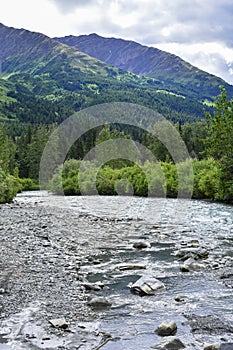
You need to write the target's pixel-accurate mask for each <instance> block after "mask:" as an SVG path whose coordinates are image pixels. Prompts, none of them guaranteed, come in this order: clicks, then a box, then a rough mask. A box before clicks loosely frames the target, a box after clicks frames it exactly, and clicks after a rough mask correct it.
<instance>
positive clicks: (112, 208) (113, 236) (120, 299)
mask: <svg viewBox="0 0 233 350" xmlns="http://www.w3.org/2000/svg"><path fill="white" fill-rule="evenodd" d="M1 213H2V215H1V222H0V223H1V226H0V228H1V231H0V233H1V242H2V249H3V250H4V258H3V257H2V261H1V266H2V271H3V272H4V271H7V269H8V270H9V269H10V268H11V265H12V266H14V268H13V267H12V270H11V273H12V275H11V276H14V274H15V276H16V274H17V278H18V280H17V281H18V282H16V277H14V278H13V277H10V283H9V285H11V288H9V290H7V291H3V290H2V293H0V297H1V299H0V300H1V303H2V305H3V306H2V310H3V311H2V315H1V329H2V331H1V333H2V336H1V337H0V350H5V349H17V350H19V349H81V350H84V349H85V350H87V349H90V350H91V349H99V348H101V349H102V350H122V349H123V350H135V349H140V350H147V349H150V348H151V347H153V346H156V345H157V346H160V347H158V349H159V348H161V349H162V348H163V347H162V346H163V345H158V344H160V343H161V344H162V342H163V341H164V339H165V338H166V337H163V338H161V337H160V336H159V335H157V334H156V333H155V329H156V328H157V327H158V326H159V324H160V323H161V322H163V321H166V320H167V321H174V322H175V323H176V324H177V329H178V330H177V334H176V337H177V338H179V339H180V340H181V341H182V343H183V344H184V345H185V346H186V348H187V349H190V350H191V349H198V350H201V349H204V347H205V346H207V344H219V345H220V344H221V349H225V348H226V346H228V348H229V349H230V347H229V346H231V345H229V344H230V343H231V342H232V339H233V336H232V334H233V333H232V325H233V294H232V287H233V283H232V277H233V271H232V269H233V249H232V247H233V208H232V206H227V205H224V204H219V203H213V202H209V201H198V200H177V199H158V198H137V197H119V196H115V197H100V196H90V197H66V198H64V197H59V196H53V195H49V194H48V193H47V192H43V191H42V192H24V193H22V194H19V195H18V196H17V198H16V199H15V201H14V203H13V204H11V205H6V206H3V205H2V206H1ZM45 231H46V235H48V236H46V237H47V238H46V239H45V237H44V238H43V235H42V232H43V234H45ZM25 232H26V233H25ZM58 232H59V234H58ZM13 233H15V236H14V240H13V241H12V247H11V249H9V237H12V236H10V234H11V235H12V234H13ZM7 235H9V237H8V236H7ZM24 235H26V236H24ZM7 237H8V238H7ZM25 237H26V238H25ZM41 237H42V238H41ZM40 239H43V245H42V246H39V248H38V249H35V244H34V243H35V240H36V242H37V244H38V242H39V240H40ZM22 241H24V245H23V244H22V243H20V242H22ZM40 242H41V241H40ZM67 242H69V244H68V243H67ZM142 242H143V243H144V246H143V247H141V248H142V249H139V248H136V245H135V243H142ZM71 245H72V247H71ZM75 245H76V246H75ZM6 247H8V248H7V249H6ZM23 247H24V248H23ZM32 247H33V248H32ZM21 250H22V252H21ZM72 251H73V253H72ZM182 251H186V252H188V253H190V252H195V251H197V252H198V251H205V252H207V253H205V256H199V257H195V259H194V260H195V261H194V262H193V261H191V263H190V266H188V262H187V261H189V260H188V259H186V258H184V259H182V258H180V257H181V256H182V254H181V255H179V254H180V252H181V253H182ZM55 253H56V254H55ZM38 254H39V256H40V259H39V258H38ZM192 254H194V253H192ZM192 254H191V255H192ZM64 256H65V257H66V261H67V259H68V265H69V264H70V265H69V266H68V267H67V264H65V262H64V261H62V260H61V259H63V258H64ZM192 257H193V256H191V258H192ZM45 258H46V259H47V261H49V263H50V264H52V265H51V266H52V267H51V268H50V270H47V267H46V266H45V265H46V264H45V263H44V265H43V266H44V267H43V269H44V275H46V273H47V274H48V277H47V278H48V279H52V278H53V277H52V273H53V274H54V278H57V281H58V282H57V288H58V289H59V288H61V290H62V288H63V287H64V286H65V287H64V288H65V291H66V293H63V292H61V293H60V294H59V293H57V292H56V285H55V286H53V285H52V283H50V284H48V283H47V282H46V281H45V280H44V279H43V278H45V277H42V274H41V271H42V270H40V269H42V267H40V264H41V260H43V259H45ZM28 259H30V263H28V261H29V260H28ZM56 259H57V260H56ZM59 259H60V260H59ZM75 259H76V260H75ZM26 260H27V264H26V265H27V266H28V265H29V267H30V274H29V272H28V268H26V267H25V266H26V265H25V261H26ZM71 260H72V263H71V262H70V261H71ZM12 261H14V263H12ZM77 262H78V264H79V268H78V272H77V273H76V275H75V273H73V272H72V271H73V270H72V268H73V267H72V266H73V265H74V264H77ZM59 264H61V265H59ZM72 264H73V265H72ZM185 264H186V265H187V266H184V265H185ZM58 265H59V266H61V267H62V268H60V270H59V271H57V269H56V266H58ZM16 266H17V268H16ZM22 266H23V267H22ZM32 267H33V268H32ZM4 269H5V270H4ZM20 269H21V270H24V269H25V274H24V281H23V282H22V281H21V279H22V277H21V275H20V274H19V273H18V271H19V270H20ZM67 270H70V271H71V272H72V273H73V274H72V273H71V272H70V271H68V272H67ZM76 270H77V269H76ZM32 271H37V275H36V274H35V273H34V275H33V273H32ZM54 271H55V272H54ZM61 271H65V272H64V274H63V275H62V274H61ZM3 272H2V275H4V273H3ZM65 273H66V275H65ZM68 273H69V279H67V277H64V276H68V275H67V274H68ZM5 275H6V274H5ZM5 275H4V276H5ZM25 275H27V279H26V277H25ZM29 275H30V276H32V275H33V276H34V277H30V278H29ZM36 276H38V280H37V283H38V281H39V279H40V280H43V288H41V293H40V288H39V287H38V285H36ZM80 276H81V277H82V278H83V279H85V282H88V283H90V285H91V286H96V285H98V283H99V285H101V288H99V290H90V291H89V290H84V288H83V279H82V278H80ZM142 276H143V277H144V278H145V279H146V278H147V277H148V278H149V276H150V277H151V276H153V278H156V279H158V280H159V281H160V282H162V283H163V284H164V286H165V288H164V289H163V290H161V291H158V292H156V293H154V295H150V296H149V295H145V296H140V295H137V294H133V293H131V291H132V289H131V290H130V285H132V284H133V283H135V282H136V281H137V280H139V278H140V277H142ZM74 279H75V281H74ZM61 280H62V286H63V287H61V282H60V281H61ZM0 281H1V280H0ZM64 281H65V282H64ZM100 282H101V283H100ZM30 283H31V286H34V287H33V288H32V287H30ZM59 283H60V284H59ZM84 285H85V283H84ZM22 286H24V288H22ZM25 286H26V287H25ZM35 286H36V287H35ZM2 288H3V287H2ZM27 288H28V289H27ZM75 288H76V290H80V293H82V297H80V300H79V301H80V305H82V304H85V308H84V309H83V310H82V312H81V315H82V317H81V316H80V317H79V316H78V313H75V312H74V310H73V309H72V305H73V307H74V305H76V304H75V302H76V301H74V290H75ZM78 288H79V289H78ZM37 289H38V290H37ZM97 289H98V288H97ZM36 290H37V292H36ZM42 290H43V293H42ZM48 290H50V293H49V292H48ZM51 291H52V292H51ZM17 293H18V294H17ZM19 293H22V294H23V298H24V302H22V300H21V299H19ZM55 293H56V299H57V301H55V300H54V299H55V298H54V294H55ZM42 294H43V295H42ZM51 294H52V295H53V297H51ZM94 297H97V298H104V299H105V300H107V301H108V302H109V303H111V307H108V308H106V309H101V310H95V309H94V310H93V309H91V308H90V306H88V305H89V302H90V300H92V299H93V298H94ZM66 299H67V300H66ZM58 300H59V307H58ZM16 303H17V306H16ZM81 303H82V304H81ZM47 304H48V305H47ZM49 305H50V306H49ZM51 305H52V306H53V308H54V310H51ZM61 305H62V308H61ZM67 305H68V306H67ZM77 305H79V304H77ZM77 305H76V306H75V307H80V308H81V307H82V306H77ZM4 309H6V311H4ZM42 309H43V311H39V310H42ZM89 309H90V310H89ZM80 310H81V309H80ZM76 311H77V310H76ZM36 315H37V316H36ZM45 315H47V319H48V318H53V316H54V317H55V316H56V317H58V316H59V315H62V316H65V317H66V319H67V320H68V321H69V322H70V331H71V332H68V333H64V334H63V333H62V332H61V333H59V332H58V333H59V334H57V333H56V332H53V330H51V329H50V328H49V326H48V324H46V320H45V318H46V317H45ZM69 317H70V319H69ZM42 319H43V321H42ZM82 322H83V324H81V323H82ZM17 323H19V324H20V327H18V331H17V332H16V328H17V327H16V324H17ZM47 323H48V322H47ZM85 327H86V333H85V334H84V333H83V329H84V328H85ZM79 331H80V334H81V335H82V337H81V336H79V335H78V333H79ZM30 332H31V333H32V332H33V336H32V335H31V333H30ZM26 334H27V336H26ZM41 334H43V336H42V335H41ZM46 334H49V336H47V337H46V336H45V335H46ZM106 334H109V336H106ZM25 337H26V338H27V339H26V340H25ZM61 337H62V338H61ZM1 339H2V340H1ZM61 339H62V341H63V342H61ZM42 340H43V341H42ZM1 343H2V344H1ZM227 344H228V345H227ZM224 346H225V348H224ZM164 348H165V347H164ZM228 348H227V349H228ZM231 349H233V347H231Z"/></svg>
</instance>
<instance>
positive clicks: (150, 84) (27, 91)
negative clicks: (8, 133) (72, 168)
mask: <svg viewBox="0 0 233 350" xmlns="http://www.w3.org/2000/svg"><path fill="white" fill-rule="evenodd" d="M0 62H1V78H2V79H1V80H0V118H1V119H3V120H20V121H24V122H25V121H27V122H33V123H47V124H49V123H52V122H61V121H62V120H64V119H65V118H67V116H69V115H70V114H71V113H73V112H74V111H78V110H80V109H82V108H85V107H88V106H91V105H95V104H98V103H103V102H116V101H125V102H133V103H138V104H141V105H144V106H147V107H150V108H153V109H155V110H157V111H158V112H160V113H162V114H164V115H165V117H167V118H168V119H172V120H173V121H179V122H185V121H195V120H197V119H199V118H202V117H203V116H204V114H203V104H202V103H200V102H199V101H198V100H197V97H196V95H195V94H192V93H191V94H190V95H188V94H187V93H186V98H184V96H179V95H184V94H185V91H184V90H183V88H182V86H178V85H177V89H176V90H175V89H174V86H175V85H174V84H173V83H171V84H170V83H169V82H167V83H164V82H162V81H159V80H157V79H152V78H148V77H140V76H138V75H135V74H133V73H129V72H127V71H125V70H122V69H118V68H115V67H112V66H109V65H108V64H106V63H104V62H102V61H100V60H98V59H95V58H93V57H90V56H89V55H87V54H85V53H83V52H81V51H79V50H78V49H77V48H74V47H70V46H68V45H65V44H63V43H59V42H57V41H55V40H53V39H51V38H49V37H47V36H45V35H43V34H40V33H34V32H30V31H28V30H24V29H14V28H9V27H6V26H4V25H2V24H1V25H0ZM186 90H187V89H186ZM161 91H162V92H164V91H165V92H169V91H173V92H174V93H172V94H171V93H161ZM206 108H208V107H206Z"/></svg>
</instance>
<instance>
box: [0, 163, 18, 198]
mask: <svg viewBox="0 0 233 350" xmlns="http://www.w3.org/2000/svg"><path fill="white" fill-rule="evenodd" d="M20 189H21V187H20V181H19V178H17V177H16V176H12V175H9V174H8V173H6V172H5V171H4V170H3V169H2V168H1V167H0V203H9V202H11V201H12V200H13V199H14V197H15V196H16V194H17V193H18V192H19V191H20Z"/></svg>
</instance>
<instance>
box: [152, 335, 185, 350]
mask: <svg viewBox="0 0 233 350" xmlns="http://www.w3.org/2000/svg"><path fill="white" fill-rule="evenodd" d="M151 348H152V349H158V350H179V349H184V348H185V345H184V344H183V343H182V341H181V340H180V339H179V338H176V337H168V338H166V340H164V341H162V342H160V343H158V344H156V345H154V346H152V347H151Z"/></svg>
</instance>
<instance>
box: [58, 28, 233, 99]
mask: <svg viewBox="0 0 233 350" xmlns="http://www.w3.org/2000/svg"><path fill="white" fill-rule="evenodd" d="M55 39H56V40H57V41H59V42H61V43H64V44H67V45H70V46H72V47H76V48H77V49H79V50H81V51H83V52H85V53H87V54H88V55H90V56H92V57H95V58H97V59H99V60H101V61H103V62H105V63H107V64H109V65H111V66H114V67H117V68H121V69H124V70H126V71H128V72H131V73H134V74H137V75H140V76H147V77H151V78H154V79H156V80H159V81H160V82H163V84H164V89H168V90H169V89H170V91H172V92H174V93H176V94H177V93H180V94H182V95H183V96H186V97H192V98H196V99H199V100H202V101H203V100H204V99H210V100H212V99H213V96H216V95H217V94H218V93H219V85H223V86H225V88H226V89H227V91H228V95H229V96H233V87H232V86H231V85H229V84H227V83H226V82H224V81H223V80H222V79H220V78H217V77H216V76H214V75H211V74H209V73H207V72H204V71H202V70H200V69H198V68H197V67H194V66H192V65H191V64H190V63H188V62H186V61H184V60H182V59H181V58H180V57H178V56H175V55H173V54H170V53H168V52H165V51H162V50H159V49H157V48H154V47H148V46H143V45H140V44H139V43H136V42H134V41H128V40H123V39H116V38H104V37H101V36H99V35H97V34H90V35H81V36H77V37H75V36H72V35H70V36H66V37H63V38H55Z"/></svg>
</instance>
